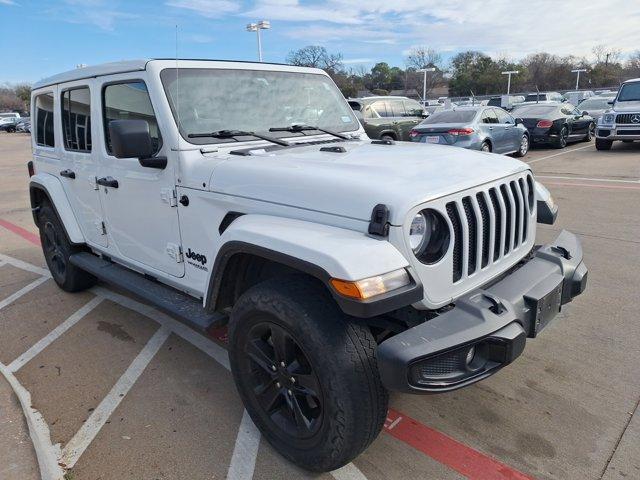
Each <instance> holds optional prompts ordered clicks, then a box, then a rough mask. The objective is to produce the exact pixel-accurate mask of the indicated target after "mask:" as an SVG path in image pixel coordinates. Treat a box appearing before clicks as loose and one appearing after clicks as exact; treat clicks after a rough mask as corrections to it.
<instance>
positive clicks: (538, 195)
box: [535, 180, 558, 225]
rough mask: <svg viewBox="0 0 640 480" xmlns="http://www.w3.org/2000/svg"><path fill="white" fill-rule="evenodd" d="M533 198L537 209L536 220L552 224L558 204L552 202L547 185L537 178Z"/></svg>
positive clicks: (556, 215) (554, 220)
mask: <svg viewBox="0 0 640 480" xmlns="http://www.w3.org/2000/svg"><path fill="white" fill-rule="evenodd" d="M535 199H536V204H537V209H538V215H537V222H538V223H544V224H545V225H553V224H554V223H555V222H556V218H557V217H558V205H557V204H556V203H555V202H554V200H553V197H552V196H551V192H549V190H547V187H545V186H544V185H543V184H541V183H540V182H538V181H537V180H536V181H535Z"/></svg>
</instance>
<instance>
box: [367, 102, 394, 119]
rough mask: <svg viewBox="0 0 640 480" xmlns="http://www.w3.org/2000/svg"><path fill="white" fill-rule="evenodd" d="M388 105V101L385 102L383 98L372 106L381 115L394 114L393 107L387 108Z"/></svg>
mask: <svg viewBox="0 0 640 480" xmlns="http://www.w3.org/2000/svg"><path fill="white" fill-rule="evenodd" d="M387 106H388V105H387V102H383V101H382V100H379V101H377V102H373V103H372V104H371V108H373V109H374V110H375V111H376V113H377V114H378V115H380V116H381V117H390V116H391V115H392V114H391V109H389V110H387Z"/></svg>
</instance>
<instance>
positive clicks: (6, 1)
mask: <svg viewBox="0 0 640 480" xmlns="http://www.w3.org/2000/svg"><path fill="white" fill-rule="evenodd" d="M0 5H18V4H17V3H16V2H14V1H13V0H0Z"/></svg>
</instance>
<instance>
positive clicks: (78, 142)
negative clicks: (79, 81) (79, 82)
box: [60, 87, 91, 152]
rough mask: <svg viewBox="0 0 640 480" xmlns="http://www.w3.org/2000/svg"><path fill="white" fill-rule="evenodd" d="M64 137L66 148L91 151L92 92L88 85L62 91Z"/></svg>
mask: <svg viewBox="0 0 640 480" xmlns="http://www.w3.org/2000/svg"><path fill="white" fill-rule="evenodd" d="M60 98H61V101H62V137H63V139H64V148H65V149H66V150H75V151H78V152H90V151H91V94H90V92H89V88H88V87H82V88H74V89H72V90H67V91H65V92H62V95H61V96H60Z"/></svg>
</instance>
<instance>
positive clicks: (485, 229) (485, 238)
mask: <svg viewBox="0 0 640 480" xmlns="http://www.w3.org/2000/svg"><path fill="white" fill-rule="evenodd" d="M476 199H477V200H478V207H480V215H482V264H481V265H482V268H484V267H486V266H487V265H489V246H490V245H489V235H490V232H489V229H490V228H491V225H489V220H490V217H489V208H488V207H487V202H486V201H485V199H484V195H483V194H482V193H478V194H477V195H476Z"/></svg>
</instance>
